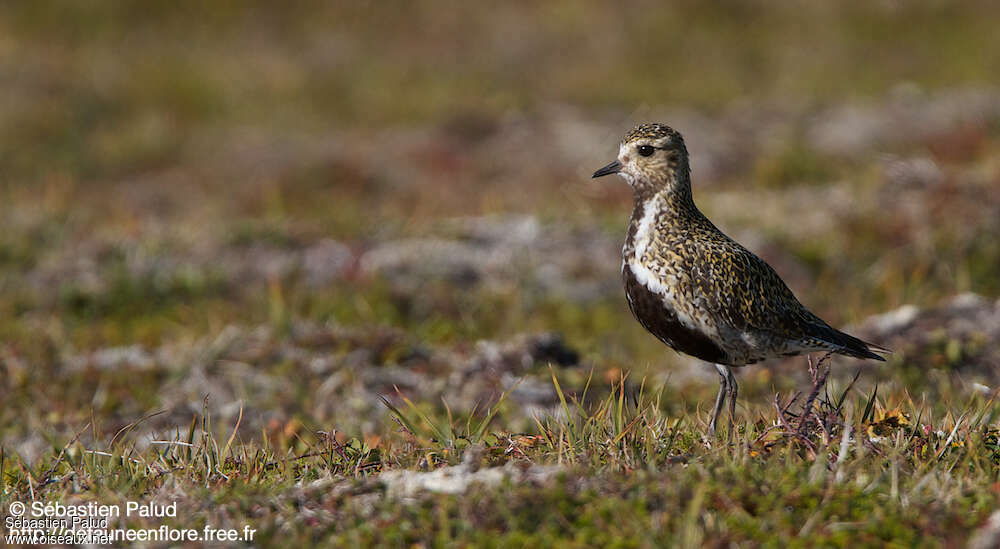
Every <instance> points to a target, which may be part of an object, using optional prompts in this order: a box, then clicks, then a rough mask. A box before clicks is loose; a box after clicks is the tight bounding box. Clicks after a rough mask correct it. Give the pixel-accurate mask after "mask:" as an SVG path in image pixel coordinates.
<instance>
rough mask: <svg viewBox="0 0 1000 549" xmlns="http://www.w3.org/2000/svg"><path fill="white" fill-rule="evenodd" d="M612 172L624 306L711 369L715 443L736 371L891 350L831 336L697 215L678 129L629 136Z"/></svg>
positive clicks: (762, 266)
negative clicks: (626, 211)
mask: <svg viewBox="0 0 1000 549" xmlns="http://www.w3.org/2000/svg"><path fill="white" fill-rule="evenodd" d="M611 174H617V175H619V176H621V177H622V178H624V179H625V181H626V182H627V183H628V184H629V186H630V187H631V188H632V195H633V209H632V218H631V220H630V222H629V226H628V233H627V235H626V238H625V244H624V246H623V247H622V281H623V283H624V286H625V296H626V298H627V301H628V306H629V309H630V310H631V312H632V314H633V316H635V318H636V320H638V322H639V324H641V325H642V326H643V327H644V328H645V329H646V330H647V331H649V332H650V333H651V334H652V335H654V336H656V337H657V338H658V339H659V340H660V341H662V342H663V343H665V344H666V345H667V346H669V347H671V348H672V349H674V350H675V351H677V352H680V353H684V354H687V355H691V356H693V357H696V358H699V359H701V360H704V361H706V362H709V363H712V364H714V365H715V368H716V371H717V372H718V373H719V377H720V380H719V393H718V395H717V396H716V399H715V407H714V411H713V413H712V418H711V421H710V423H709V429H708V433H709V436H710V437H713V436H714V435H715V432H716V427H717V424H718V420H719V414H720V412H721V411H722V408H723V406H724V405H725V401H726V399H727V398H728V399H729V427H730V428H729V432H730V434H731V433H732V432H733V431H734V429H735V419H734V415H735V411H736V397H737V395H738V393H739V386H738V384H737V382H736V377H735V376H734V375H733V369H734V368H740V367H743V366H746V365H749V364H754V363H756V362H760V361H762V360H766V359H770V358H776V357H787V356H795V355H800V354H808V353H812V352H827V353H836V354H841V355H846V356H849V357H854V358H858V359H873V360H881V361H885V358H883V357H882V356H881V355H880V354H878V353H886V352H890V351H889V349H887V348H885V347H881V346H879V345H876V344H873V343H868V342H865V341H862V340H861V339H858V338H856V337H854V336H852V335H849V334H846V333H844V332H842V331H840V330H837V329H835V328H833V327H831V326H830V325H829V324H827V323H826V322H825V321H823V320H822V319H821V318H819V317H818V316H816V315H815V314H813V313H812V312H810V311H809V310H808V309H807V308H806V307H805V306H804V305H802V303H800V302H799V300H798V299H797V298H796V297H795V295H794V294H793V293H792V291H791V290H790V289H789V288H788V286H787V285H786V284H785V283H784V281H783V280H782V279H781V277H780V276H778V274H777V272H775V270H774V269H773V268H772V267H771V266H770V265H768V264H767V263H766V262H765V261H764V260H763V259H761V258H760V257H758V256H757V255H755V254H754V253H753V252H751V251H749V250H748V249H746V248H744V247H743V246H742V245H740V244H739V243H738V242H736V241H735V240H733V239H732V238H730V237H728V236H726V235H725V234H724V233H723V232H722V231H721V230H719V229H718V228H717V227H716V226H715V225H714V224H713V223H712V222H711V221H709V219H708V218H707V217H706V216H705V215H704V214H703V213H702V212H701V210H699V209H698V207H697V206H696V205H695V203H694V198H693V196H692V192H691V167H690V164H689V157H688V151H687V147H686V146H685V144H684V138H683V137H682V136H681V134H680V132H678V131H676V130H674V129H673V128H671V127H670V126H667V125H665V124H659V123H647V124H640V125H638V126H636V127H635V128H633V129H632V130H630V131H629V132H628V133H627V134H625V137H624V138H623V139H622V141H621V143H620V145H619V148H618V157H617V159H616V160H615V161H614V162H611V163H610V164H608V165H607V166H604V167H603V168H601V169H599V170H597V171H596V172H594V174H593V177H594V178H598V177H604V176H607V175H611Z"/></svg>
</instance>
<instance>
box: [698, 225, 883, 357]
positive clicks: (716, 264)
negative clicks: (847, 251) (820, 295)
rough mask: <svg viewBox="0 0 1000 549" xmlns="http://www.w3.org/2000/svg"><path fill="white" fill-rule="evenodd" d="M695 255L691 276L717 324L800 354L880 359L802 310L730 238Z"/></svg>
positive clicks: (861, 343) (762, 264)
mask: <svg viewBox="0 0 1000 549" xmlns="http://www.w3.org/2000/svg"><path fill="white" fill-rule="evenodd" d="M720 234H721V233H720ZM697 255H698V257H699V258H700V259H699V261H698V262H696V264H695V266H694V267H695V269H694V271H695V273H693V274H694V275H695V279H696V280H697V283H698V285H699V288H700V289H701V293H702V295H703V296H704V299H705V306H706V308H707V309H708V311H710V314H712V315H714V316H715V317H716V318H717V319H718V320H719V321H720V323H723V324H725V325H727V326H731V327H733V328H734V329H736V330H741V331H747V332H750V331H752V332H762V333H766V334H768V335H769V336H771V337H773V338H776V339H783V340H785V341H787V342H789V343H790V344H793V345H796V346H799V347H801V348H802V350H805V351H808V350H823V349H826V350H831V351H836V352H840V353H843V354H847V355H851V356H855V357H858V358H874V359H879V360H882V359H881V357H879V356H878V355H877V354H875V353H873V352H872V350H871V349H869V348H868V344H867V343H865V342H864V341H862V340H860V339H858V338H856V337H854V336H851V335H849V334H846V333H844V332H841V331H839V330H836V329H834V328H832V327H831V326H830V325H829V324H827V323H826V322H824V321H823V320H822V319H821V318H819V317H818V316H816V315H815V314H813V313H812V312H810V311H809V310H808V309H806V308H805V306H803V305H802V303H800V302H799V300H798V299H797V298H796V297H795V294H793V293H792V291H791V290H790V289H789V288H788V286H787V285H786V284H785V282H784V281H783V280H781V277H779V276H778V273H776V272H775V271H774V269H773V268H772V267H771V266H770V265H768V264H767V262H765V261H764V260H763V259H761V258H760V257H758V256H756V255H755V254H754V253H752V252H750V251H749V250H747V249H746V248H744V247H743V246H741V245H740V244H739V243H737V242H735V241H734V240H732V239H730V238H729V237H726V236H725V235H721V237H720V238H718V239H715V240H711V241H708V242H706V243H705V249H704V250H702V253H699V254H697Z"/></svg>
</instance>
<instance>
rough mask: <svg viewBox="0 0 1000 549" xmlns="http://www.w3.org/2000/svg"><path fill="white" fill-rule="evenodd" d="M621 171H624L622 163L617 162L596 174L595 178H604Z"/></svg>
mask: <svg viewBox="0 0 1000 549" xmlns="http://www.w3.org/2000/svg"><path fill="white" fill-rule="evenodd" d="M620 171H622V163H621V162H619V161H617V160H615V161H614V162H612V163H610V164H608V165H607V166H604V167H603V168H601V169H599V170H597V171H596V172H594V177H604V176H605V175H611V174H613V173H618V172H620Z"/></svg>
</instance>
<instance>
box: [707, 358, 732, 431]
mask: <svg viewBox="0 0 1000 549" xmlns="http://www.w3.org/2000/svg"><path fill="white" fill-rule="evenodd" d="M715 369H716V370H718V371H719V394H718V396H716V397H715V411H714V412H712V421H711V422H709V424H708V436H710V437H714V436H715V427H716V426H717V425H718V423H719V413H720V412H722V406H723V405H724V404H725V403H726V394H727V393H728V392H729V376H727V375H726V372H727V371H728V370H729V368H727V367H726V366H722V365H721V364H716V365H715ZM730 375H732V374H730Z"/></svg>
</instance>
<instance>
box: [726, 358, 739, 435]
mask: <svg viewBox="0 0 1000 549" xmlns="http://www.w3.org/2000/svg"><path fill="white" fill-rule="evenodd" d="M726 380H727V382H726V383H727V385H728V386H729V435H730V436H732V435H733V434H734V433H735V432H736V395H738V394H739V392H740V386H739V385H738V384H737V383H736V376H735V375H733V369H732V368H729V367H727V368H726Z"/></svg>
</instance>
